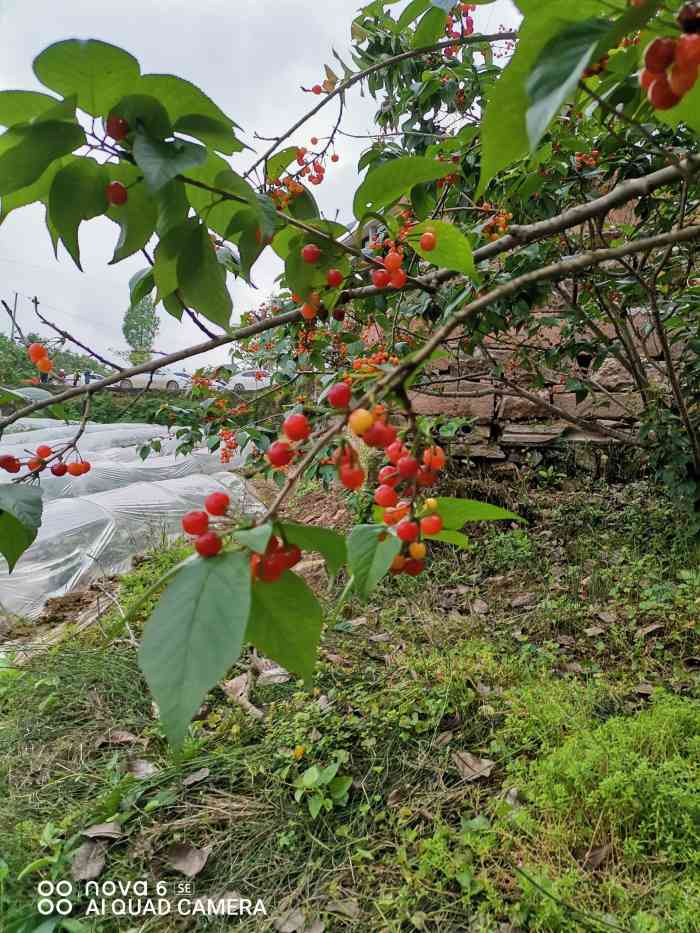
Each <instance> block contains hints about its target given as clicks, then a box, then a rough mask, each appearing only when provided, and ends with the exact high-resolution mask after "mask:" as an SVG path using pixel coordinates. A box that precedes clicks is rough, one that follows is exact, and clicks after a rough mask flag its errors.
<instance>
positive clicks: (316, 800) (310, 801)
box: [306, 794, 323, 820]
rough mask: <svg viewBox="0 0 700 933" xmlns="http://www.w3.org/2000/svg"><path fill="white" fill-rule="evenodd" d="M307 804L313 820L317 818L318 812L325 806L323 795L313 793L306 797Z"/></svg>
mask: <svg viewBox="0 0 700 933" xmlns="http://www.w3.org/2000/svg"><path fill="white" fill-rule="evenodd" d="M306 805H307V807H308V808H309V815H310V816H311V819H312V820H315V819H316V817H317V816H318V814H319V813H320V812H321V807H322V806H323V797H322V796H321V795H320V794H311V796H310V797H307V798H306Z"/></svg>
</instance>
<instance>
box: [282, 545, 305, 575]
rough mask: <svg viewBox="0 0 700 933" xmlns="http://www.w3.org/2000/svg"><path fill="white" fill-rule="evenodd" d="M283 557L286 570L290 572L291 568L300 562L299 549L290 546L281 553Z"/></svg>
mask: <svg viewBox="0 0 700 933" xmlns="http://www.w3.org/2000/svg"><path fill="white" fill-rule="evenodd" d="M282 553H283V554H284V557H285V561H286V565H287V570H291V569H292V567H294V566H296V564H298V563H299V561H300V560H301V548H300V547H297V545H296V544H290V545H289V547H288V548H287V549H286V550H285V551H283V552H282Z"/></svg>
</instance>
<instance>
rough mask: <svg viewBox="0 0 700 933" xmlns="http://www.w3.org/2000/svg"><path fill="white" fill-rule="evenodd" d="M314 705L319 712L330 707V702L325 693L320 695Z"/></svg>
mask: <svg viewBox="0 0 700 933" xmlns="http://www.w3.org/2000/svg"><path fill="white" fill-rule="evenodd" d="M316 703H317V705H318V708H319V709H320V710H321V711H323V710H324V709H328V707H329V706H330V705H331V701H330V700H329V699H328V697H327V696H326V694H325V693H322V694H321V696H320V697H319V698H318V700H316Z"/></svg>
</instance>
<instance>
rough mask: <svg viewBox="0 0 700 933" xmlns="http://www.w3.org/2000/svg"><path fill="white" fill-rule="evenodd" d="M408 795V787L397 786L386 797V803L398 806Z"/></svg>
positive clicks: (390, 805)
mask: <svg viewBox="0 0 700 933" xmlns="http://www.w3.org/2000/svg"><path fill="white" fill-rule="evenodd" d="M405 797H406V789H405V788H403V787H395V788H394V789H393V790H392V792H391V793H390V794H389V796H388V797H387V798H386V805H387V806H388V807H398V806H399V805H400V803H401V801H402V800H404V799H405Z"/></svg>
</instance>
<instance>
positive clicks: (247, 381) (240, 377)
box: [226, 369, 272, 392]
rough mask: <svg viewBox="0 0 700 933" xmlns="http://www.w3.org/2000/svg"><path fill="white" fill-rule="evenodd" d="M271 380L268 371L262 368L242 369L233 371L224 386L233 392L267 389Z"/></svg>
mask: <svg viewBox="0 0 700 933" xmlns="http://www.w3.org/2000/svg"><path fill="white" fill-rule="evenodd" d="M271 381H272V377H271V375H270V373H268V372H267V371H266V370H264V369H244V370H243V371H242V372H240V373H235V374H234V375H233V376H231V378H230V379H229V381H228V382H227V383H226V388H227V389H230V390H231V391H233V392H257V391H259V390H260V389H267V388H268V387H269V385H270V383H271Z"/></svg>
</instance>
